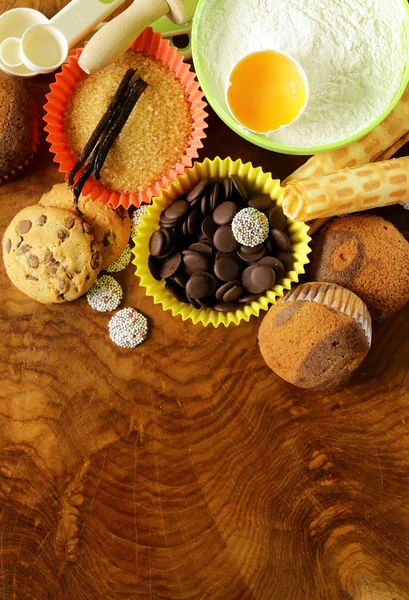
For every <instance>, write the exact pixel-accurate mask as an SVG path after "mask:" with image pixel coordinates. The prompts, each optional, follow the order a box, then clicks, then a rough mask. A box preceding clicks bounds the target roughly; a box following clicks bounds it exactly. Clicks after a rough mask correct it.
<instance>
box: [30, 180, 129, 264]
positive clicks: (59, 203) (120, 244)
mask: <svg viewBox="0 0 409 600" xmlns="http://www.w3.org/2000/svg"><path fill="white" fill-rule="evenodd" d="M40 204H41V205H42V206H54V207H56V208H64V209H66V210H71V211H73V210H74V208H73V195H72V192H71V191H70V189H69V188H68V186H67V184H66V183H58V184H56V185H54V186H53V188H52V189H51V190H50V191H49V192H47V193H46V194H44V195H43V196H42V198H41V200H40ZM78 205H79V209H80V211H81V212H82V213H83V216H82V218H83V219H84V221H86V222H87V223H88V224H89V225H91V227H92V229H93V231H94V236H95V241H96V242H98V243H99V244H101V246H102V266H101V269H106V268H107V267H109V266H111V265H112V264H113V263H114V262H115V261H116V259H117V258H119V257H120V256H121V254H122V252H123V251H124V250H125V248H126V245H127V243H128V242H129V238H130V235H131V220H130V218H129V214H128V211H127V210H125V209H124V208H122V207H119V208H117V209H116V210H115V209H113V208H112V206H110V205H106V206H104V205H103V204H102V203H101V202H99V201H98V200H92V198H90V197H89V196H85V197H83V196H81V198H80V199H79V203H78Z"/></svg>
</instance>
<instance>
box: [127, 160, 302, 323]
mask: <svg viewBox="0 0 409 600" xmlns="http://www.w3.org/2000/svg"><path fill="white" fill-rule="evenodd" d="M229 175H238V176H239V177H240V179H241V180H242V181H243V183H244V185H245V186H246V188H247V190H248V191H251V192H252V193H255V192H259V193H263V194H268V195H269V196H270V197H271V198H272V200H273V201H274V202H275V203H276V205H277V206H281V204H282V198H281V191H282V188H281V187H280V181H279V180H278V179H273V178H272V176H271V173H264V172H263V170H262V169H261V167H257V168H255V167H253V165H252V164H251V163H245V164H243V163H242V161H241V160H236V161H233V160H232V159H231V158H226V159H224V160H222V159H221V158H219V157H217V158H215V159H214V160H209V159H208V158H206V159H205V160H204V161H203V162H202V163H199V162H196V163H195V164H194V165H193V167H191V168H190V169H187V170H186V171H185V173H184V174H183V175H180V176H179V177H178V179H177V180H176V181H175V182H173V183H171V184H170V185H169V187H168V188H167V189H166V190H163V191H162V193H161V194H160V196H158V197H157V198H154V199H153V202H152V204H151V205H150V206H148V207H147V211H146V214H145V215H144V216H143V217H142V220H141V224H140V225H139V227H138V234H137V236H136V237H135V238H133V241H134V244H135V246H134V248H133V253H134V255H135V258H134V260H133V261H132V262H133V264H134V265H135V266H136V272H135V274H136V276H137V277H139V279H140V285H141V286H142V287H144V288H145V289H146V294H147V296H152V297H153V301H154V303H155V304H161V305H162V307H163V309H164V310H170V311H171V312H172V315H173V316H176V315H180V316H181V317H182V320H183V321H187V320H188V319H190V320H191V321H192V322H193V323H194V324H196V323H201V324H202V325H204V326H205V327H206V326H208V325H213V327H219V325H224V326H225V327H228V326H229V325H230V324H232V323H233V324H234V325H239V324H240V323H241V322H242V321H249V320H250V317H251V316H253V315H254V316H255V317H258V315H259V313H260V311H261V310H268V307H269V305H270V304H275V303H276V302H277V299H278V298H281V297H282V296H283V295H284V293H285V292H286V291H287V290H290V289H291V286H292V284H293V283H297V282H298V279H299V276H300V275H301V274H303V273H305V265H306V264H308V263H309V259H308V254H309V253H310V252H311V249H310V247H309V242H310V241H311V238H310V237H309V235H308V226H307V225H306V224H305V223H298V222H294V221H289V222H288V231H289V236H290V240H291V252H292V254H293V256H294V258H295V263H294V268H293V270H292V271H290V272H289V273H287V274H286V276H285V277H284V278H283V279H282V280H281V282H280V284H277V285H275V286H274V287H273V288H272V289H271V290H269V291H268V292H266V293H265V294H264V295H263V296H261V297H260V298H258V299H257V300H254V301H253V302H251V303H249V304H245V305H243V308H239V309H237V310H236V311H234V312H228V313H221V312H217V311H215V310H212V309H210V308H208V309H200V310H199V309H197V308H194V307H193V306H191V305H189V304H183V302H179V301H178V300H176V299H175V298H173V296H171V295H170V294H168V292H167V291H166V290H165V282H164V281H156V279H154V277H152V275H151V272H150V270H149V267H148V259H149V240H150V237H151V235H152V233H153V232H154V231H156V230H157V229H158V228H159V218H160V214H161V212H162V211H163V210H164V209H165V208H166V207H167V206H168V205H169V204H170V203H171V202H173V200H174V199H175V198H177V197H178V196H180V195H181V194H185V193H187V192H189V191H190V190H191V189H192V187H193V186H194V185H195V184H196V183H197V182H198V181H199V180H201V179H204V178H206V179H213V180H217V179H222V178H224V177H227V176H229Z"/></svg>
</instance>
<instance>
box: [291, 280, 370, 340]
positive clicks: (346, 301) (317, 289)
mask: <svg viewBox="0 0 409 600" xmlns="http://www.w3.org/2000/svg"><path fill="white" fill-rule="evenodd" d="M297 300H302V301H305V300H306V301H308V302H316V303H317V304H324V305H325V306H328V307H329V308H333V309H334V310H336V311H338V312H341V313H343V314H344V315H349V316H350V317H352V318H353V319H355V321H357V322H358V323H359V324H360V325H361V327H362V329H363V330H364V333H365V336H366V339H367V340H368V344H369V346H371V341H372V319H371V315H370V314H369V311H368V309H367V307H366V304H365V303H364V302H363V301H362V300H361V299H360V298H358V296H357V295H356V294H354V293H353V292H351V291H350V290H347V289H346V288H343V287H341V286H340V285H337V284H335V283H320V282H314V283H304V284H302V285H299V286H298V287H296V288H295V289H294V290H291V291H290V292H288V294H286V295H285V296H284V298H283V299H282V300H281V302H283V303H285V302H297Z"/></svg>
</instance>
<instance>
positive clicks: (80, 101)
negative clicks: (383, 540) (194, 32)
mask: <svg viewBox="0 0 409 600" xmlns="http://www.w3.org/2000/svg"><path fill="white" fill-rule="evenodd" d="M129 68H135V69H137V75H138V76H139V77H142V79H144V80H145V81H146V83H147V84H148V87H147V89H146V90H145V92H144V93H143V94H142V96H141V98H140V99H139V101H138V102H137V104H136V106H135V108H134V109H133V111H132V113H131V115H130V117H129V119H128V121H127V123H126V124H125V127H124V128H123V130H122V132H121V134H120V135H119V136H118V138H117V140H116V141H115V143H114V145H113V147H112V148H111V150H110V152H109V154H108V158H107V160H106V162H105V165H104V167H103V169H102V172H101V183H102V184H103V185H104V186H105V187H107V188H108V189H110V190H115V191H118V192H124V193H130V192H138V191H143V190H144V189H146V188H147V187H149V186H150V185H152V184H154V183H155V182H156V181H157V180H158V179H161V178H162V177H163V176H165V175H166V174H167V173H169V171H170V170H171V169H172V168H173V167H175V165H176V163H177V162H178V161H179V160H180V159H181V157H182V156H183V154H184V151H185V148H186V146H187V144H188V141H189V138H190V135H191V131H192V118H191V114H190V104H189V101H188V99H187V96H186V93H185V90H184V87H183V85H182V84H181V83H180V81H179V80H178V79H176V77H175V75H174V74H173V73H172V71H171V70H170V69H169V68H168V67H166V66H164V65H162V63H160V62H159V61H157V60H155V59H153V58H150V57H148V56H145V55H144V54H142V53H141V52H137V51H134V50H129V51H128V52H126V53H125V54H124V55H123V56H122V57H121V58H119V59H118V60H117V61H116V62H115V63H114V64H112V65H110V66H109V67H107V68H106V69H104V70H103V71H100V72H99V73H97V74H95V75H90V76H88V77H85V78H84V79H82V80H81V81H80V82H79V83H78V85H77V86H76V88H75V90H74V93H73V94H72V97H71V98H70V101H69V104H68V110H67V115H66V120H65V128H66V133H67V137H68V142H69V145H70V148H71V151H72V153H73V154H74V155H75V157H77V156H79V155H80V154H81V152H82V150H83V148H84V146H85V144H86V143H87V141H88V139H89V138H90V136H91V134H92V132H93V130H94V128H95V126H96V125H97V123H98V121H99V120H100V118H101V117H102V115H103V114H104V113H105V112H106V110H107V108H108V105H109V103H110V101H111V100H112V98H113V96H114V95H115V92H116V90H117V88H118V86H119V84H120V82H121V79H122V77H123V75H124V73H125V72H126V71H127V69H129Z"/></svg>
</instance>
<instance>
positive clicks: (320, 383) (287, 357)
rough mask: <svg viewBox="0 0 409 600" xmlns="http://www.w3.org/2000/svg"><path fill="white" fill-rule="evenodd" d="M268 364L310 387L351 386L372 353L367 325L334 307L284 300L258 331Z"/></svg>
mask: <svg viewBox="0 0 409 600" xmlns="http://www.w3.org/2000/svg"><path fill="white" fill-rule="evenodd" d="M259 344H260V351H261V354H262V355H263V358H264V360H265V361H266V363H267V364H268V366H269V367H270V368H271V369H272V370H273V371H274V372H275V373H277V375H279V376H280V377H282V378H283V379H285V380H286V381H288V382H290V383H292V384H294V385H297V386H299V387H302V388H306V389H316V390H325V389H335V388H337V387H340V386H342V385H344V384H345V383H347V381H348V380H349V379H350V377H351V375H352V373H353V372H354V371H355V369H356V368H357V367H358V366H359V365H360V364H361V362H362V360H363V359H364V358H365V356H366V354H367V352H368V350H369V341H368V339H367V337H366V335H365V332H364V329H363V328H362V325H361V324H360V323H359V322H358V321H357V320H356V319H355V318H354V317H352V316H350V315H349V314H344V313H342V312H340V311H337V310H335V309H333V308H330V307H329V306H326V305H323V304H319V303H318V302H315V301H314V302H311V301H308V300H297V301H295V302H279V303H278V304H276V305H275V306H273V307H272V308H271V309H270V311H269V312H268V313H267V315H266V316H265V318H264V320H263V322H262V324H261V327H260V331H259Z"/></svg>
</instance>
